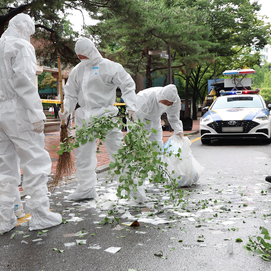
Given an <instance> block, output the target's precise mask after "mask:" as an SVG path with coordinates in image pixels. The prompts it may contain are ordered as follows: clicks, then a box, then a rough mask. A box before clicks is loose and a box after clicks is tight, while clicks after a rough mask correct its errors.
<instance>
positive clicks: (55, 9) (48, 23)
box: [0, 0, 126, 66]
mask: <svg viewBox="0 0 271 271" xmlns="http://www.w3.org/2000/svg"><path fill="white" fill-rule="evenodd" d="M125 2H126V0H114V1H108V0H92V1H88V0H77V1H73V0H58V1H54V0H0V35H2V33H3V32H4V30H5V29H6V27H7V26H8V22H9V20H10V19H12V18H13V17H14V16H15V15H17V14H19V13H22V12H23V13H26V14H28V15H30V16H31V17H32V18H33V19H34V21H35V24H36V33H35V35H34V38H35V39H36V42H37V45H38V46H37V47H39V49H38V50H36V54H37V56H38V57H40V58H42V59H43V63H44V65H46V66H55V63H56V59H57V55H61V60H62V64H66V65H67V64H71V65H75V64H77V63H78V59H77V57H76V55H75V54H74V44H75V41H76V38H77V37H78V33H77V32H75V31H73V29H72V27H71V24H70V22H69V21H68V20H67V19H66V16H67V15H68V14H70V13H72V12H73V10H79V11H81V12H82V10H86V11H87V13H88V15H89V16H92V15H93V14H96V13H97V12H98V11H99V9H101V8H105V7H108V8H109V9H110V10H112V11H118V10H119V9H121V8H122V5H124V4H125ZM82 14H83V13H82ZM82 16H83V15H82ZM80 20H81V18H80Z"/></svg>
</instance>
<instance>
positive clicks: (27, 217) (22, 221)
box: [16, 214, 31, 227]
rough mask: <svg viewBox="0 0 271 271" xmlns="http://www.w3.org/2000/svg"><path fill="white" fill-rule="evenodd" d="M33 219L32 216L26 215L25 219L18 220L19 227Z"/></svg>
mask: <svg viewBox="0 0 271 271" xmlns="http://www.w3.org/2000/svg"><path fill="white" fill-rule="evenodd" d="M30 219H31V215H30V214H26V215H25V216H24V217H21V218H19V219H18V220H17V225H16V227H17V226H19V225H20V224H22V223H24V222H27V221H29V220H30Z"/></svg>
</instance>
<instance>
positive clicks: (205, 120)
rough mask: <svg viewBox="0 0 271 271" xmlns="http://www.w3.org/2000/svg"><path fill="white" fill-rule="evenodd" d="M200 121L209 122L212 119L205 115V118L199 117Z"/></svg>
mask: <svg viewBox="0 0 271 271" xmlns="http://www.w3.org/2000/svg"><path fill="white" fill-rule="evenodd" d="M200 121H201V122H209V121H212V119H211V118H210V117H206V118H201V119H200Z"/></svg>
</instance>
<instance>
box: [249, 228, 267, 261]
mask: <svg viewBox="0 0 271 271" xmlns="http://www.w3.org/2000/svg"><path fill="white" fill-rule="evenodd" d="M260 230H261V233H260V234H262V235H263V237H262V236H251V237H249V242H248V243H247V244H246V245H245V246H244V248H245V249H246V250H247V251H248V252H249V253H251V254H252V255H255V254H257V255H258V256H259V257H261V258H262V259H263V260H265V261H270V260H271V243H268V242H267V241H266V240H270V235H269V232H268V230H267V229H266V228H264V227H260Z"/></svg>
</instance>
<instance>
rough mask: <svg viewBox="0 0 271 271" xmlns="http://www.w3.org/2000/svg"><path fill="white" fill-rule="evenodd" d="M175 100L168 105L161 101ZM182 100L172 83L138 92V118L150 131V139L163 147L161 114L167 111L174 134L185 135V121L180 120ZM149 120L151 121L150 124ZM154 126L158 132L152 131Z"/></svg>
mask: <svg viewBox="0 0 271 271" xmlns="http://www.w3.org/2000/svg"><path fill="white" fill-rule="evenodd" d="M163 100H166V101H169V102H173V104H172V105H170V106H167V105H165V104H162V103H161V102H160V101H163ZM180 109H181V100H180V98H179V95H178V92H177V88H176V86H175V85H173V84H170V85H167V86H165V87H152V88H147V89H144V90H142V91H140V92H138V93H137V111H136V114H135V115H136V118H137V119H140V121H141V122H142V123H144V127H145V129H146V130H147V131H148V132H149V133H150V136H149V139H150V140H151V141H157V142H158V146H159V147H160V148H161V149H162V147H163V140H162V139H163V131H162V126H161V115H162V114H163V113H164V112H166V113H167V118H168V121H169V123H170V125H171V127H172V128H173V130H174V134H176V135H183V123H182V121H180V117H179V116H180ZM147 121H149V122H150V123H149V124H148V123H147ZM152 128H154V129H155V130H157V134H154V133H152V132H151V130H152Z"/></svg>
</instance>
